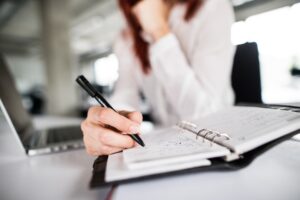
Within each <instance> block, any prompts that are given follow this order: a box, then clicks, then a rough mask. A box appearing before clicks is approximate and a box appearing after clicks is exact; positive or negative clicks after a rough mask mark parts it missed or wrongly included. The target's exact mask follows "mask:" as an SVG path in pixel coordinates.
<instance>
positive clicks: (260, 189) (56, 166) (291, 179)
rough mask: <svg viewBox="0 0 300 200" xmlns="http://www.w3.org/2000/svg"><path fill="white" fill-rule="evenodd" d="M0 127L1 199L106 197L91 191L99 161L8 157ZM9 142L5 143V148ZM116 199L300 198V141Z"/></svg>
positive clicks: (131, 188) (129, 189)
mask: <svg viewBox="0 0 300 200" xmlns="http://www.w3.org/2000/svg"><path fill="white" fill-rule="evenodd" d="M2 131H5V130H3V129H1V127H0V199H1V200H2V199H3V200H10V199H51V200H53V199H55V200H67V199H86V200H88V199H104V198H105V197H106V195H107V193H108V191H109V189H110V188H102V189H94V190H90V189H89V188H88V184H89V181H90V178H91V174H92V164H93V161H94V157H89V156H87V154H86V153H85V151H84V150H76V151H70V152H64V153H57V154H52V155H43V156H37V157H12V156H7V154H6V153H5V152H3V151H2V149H1V147H3V146H5V145H7V140H4V138H2V137H1V133H2ZM4 144H5V145H4ZM113 199H115V200H118V199H130V200H134V199H138V200H148V199H149V200H154V199H155V200H158V199H164V200H165V199H189V200H193V199H211V200H216V199H243V200H247V199H249V200H250V199H251V200H253V199H255V200H259V199H272V200H277V199H278V200H279V199H288V200H296V199H297V200H299V199H300V142H299V141H298V142H296V141H292V140H290V141H286V142H284V143H282V144H280V145H278V146H276V147H275V148H273V149H271V150H269V151H268V152H266V153H265V154H263V155H262V156H260V157H258V158H257V159H256V160H255V161H254V162H253V163H251V164H250V166H248V167H247V168H244V169H242V170H239V171H234V172H205V173H196V174H189V175H185V176H177V177H169V178H163V179H159V180H152V181H144V182H138V183H131V184H125V185H121V186H118V187H117V188H116V190H115V191H114V194H113Z"/></svg>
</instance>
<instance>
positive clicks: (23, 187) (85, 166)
mask: <svg viewBox="0 0 300 200" xmlns="http://www.w3.org/2000/svg"><path fill="white" fill-rule="evenodd" d="M57 119H58V122H59V123H62V119H61V118H57ZM57 119H56V120H54V118H40V119H39V120H38V124H39V125H42V124H43V123H45V124H48V125H49V124H51V125H54V124H55V125H59V123H57V122H55V121H57ZM68 121H69V122H72V121H74V120H66V121H65V122H68ZM75 121H76V120H75ZM35 122H36V121H35ZM46 122H49V123H46ZM6 131H7V132H6ZM9 131H10V130H9V129H8V127H4V125H3V124H0V199H1V200H2V199H3V200H10V199H49V200H54V199H55V200H67V199H105V198H106V196H107V193H108V192H109V190H110V188H109V187H107V188H102V189H94V190H91V189H90V188H89V181H90V179H91V176H92V165H93V162H94V160H95V157H91V156H88V155H87V154H86V152H85V150H84V149H81V150H73V151H67V152H62V153H55V154H48V155H41V156H34V157H28V156H26V155H16V156H14V155H9V153H10V152H9V151H8V150H9V149H8V148H7V147H9V145H10V144H11V145H13V142H15V139H16V138H14V135H13V134H7V133H10V132H9Z"/></svg>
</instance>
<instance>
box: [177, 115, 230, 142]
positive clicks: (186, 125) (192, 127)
mask: <svg viewBox="0 0 300 200" xmlns="http://www.w3.org/2000/svg"><path fill="white" fill-rule="evenodd" d="M176 125H177V126H178V127H179V128H181V129H183V130H187V131H189V132H192V133H194V134H196V140H197V139H198V137H199V136H201V137H202V138H203V142H205V139H206V140H209V141H210V145H212V144H213V143H215V140H216V138H224V139H225V140H230V139H231V137H230V136H229V135H228V134H226V133H220V132H218V131H215V130H210V129H206V128H204V129H200V130H198V129H197V125H196V124H193V123H191V122H188V121H181V122H179V123H177V124H176ZM209 136H210V137H209Z"/></svg>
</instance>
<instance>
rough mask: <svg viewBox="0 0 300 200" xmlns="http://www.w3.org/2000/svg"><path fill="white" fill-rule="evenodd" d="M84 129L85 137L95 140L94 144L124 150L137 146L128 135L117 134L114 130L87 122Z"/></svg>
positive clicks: (84, 123)
mask: <svg viewBox="0 0 300 200" xmlns="http://www.w3.org/2000/svg"><path fill="white" fill-rule="evenodd" d="M82 127H83V132H84V136H86V137H89V138H91V139H93V141H92V144H93V143H97V144H103V145H106V146H113V147H118V148H122V149H124V148H131V147H133V146H134V144H135V142H134V141H133V140H132V139H131V138H130V137H129V136H128V135H124V134H120V133H116V132H114V131H113V130H110V129H107V128H104V127H101V126H99V125H95V124H92V123H89V122H87V121H85V122H83V125H82Z"/></svg>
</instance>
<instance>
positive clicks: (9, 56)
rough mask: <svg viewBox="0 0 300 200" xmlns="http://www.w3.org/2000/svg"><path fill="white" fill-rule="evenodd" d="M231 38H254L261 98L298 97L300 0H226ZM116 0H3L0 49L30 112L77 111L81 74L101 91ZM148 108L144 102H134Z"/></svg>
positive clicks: (112, 72) (111, 70)
mask: <svg viewBox="0 0 300 200" xmlns="http://www.w3.org/2000/svg"><path fill="white" fill-rule="evenodd" d="M231 1H232V4H233V6H234V10H235V14H236V22H235V23H234V24H233V26H232V42H233V43H234V44H235V45H240V44H243V43H246V42H256V43H257V45H258V50H259V60H260V72H261V77H260V78H261V86H262V100H263V102H264V103H289V102H300V0H231ZM123 26H124V20H123V18H122V16H121V13H120V11H119V10H118V3H117V1H116V0H84V1H83V0H2V1H0V52H1V53H3V54H4V57H5V59H6V61H7V63H8V65H9V69H10V71H11V73H12V74H13V76H14V78H15V81H16V85H17V88H18V90H19V92H20V94H21V95H22V99H23V103H24V106H25V107H26V109H27V110H29V111H30V112H31V113H32V114H45V113H47V114H54V115H73V116H79V115H80V116H84V115H85V113H86V110H87V108H88V107H89V106H90V105H93V104H96V103H95V102H93V100H92V99H89V98H88V97H87V95H86V94H85V93H84V92H82V91H81V89H80V88H79V87H78V86H77V84H76V83H75V78H76V76H77V75H79V74H84V75H85V76H86V77H87V78H88V79H89V80H90V81H91V82H93V84H95V86H97V88H98V89H99V90H100V91H101V92H102V93H104V94H105V95H106V96H110V95H111V94H112V93H113V88H114V83H115V81H116V80H117V79H118V60H117V58H116V56H115V55H114V53H113V51H112V46H113V43H114V39H115V37H116V36H117V34H118V33H119V31H120V29H121V28H122V27H123ZM141 110H142V111H143V112H144V113H147V104H146V103H142V104H141Z"/></svg>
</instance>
